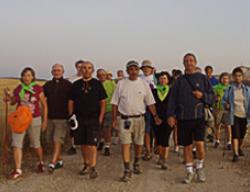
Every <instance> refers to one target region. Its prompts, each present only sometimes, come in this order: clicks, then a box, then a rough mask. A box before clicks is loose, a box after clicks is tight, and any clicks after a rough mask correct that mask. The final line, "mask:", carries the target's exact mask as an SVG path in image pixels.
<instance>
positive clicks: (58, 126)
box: [45, 119, 68, 144]
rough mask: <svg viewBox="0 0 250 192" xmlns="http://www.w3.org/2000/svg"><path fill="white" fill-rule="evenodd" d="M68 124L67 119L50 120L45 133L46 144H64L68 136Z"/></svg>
mask: <svg viewBox="0 0 250 192" xmlns="http://www.w3.org/2000/svg"><path fill="white" fill-rule="evenodd" d="M67 129H68V124H67V120H65V119H49V120H48V125H47V129H46V133H45V137H46V142H47V143H48V144H50V143H52V142H56V143H61V144H64V141H65V138H66V135H67Z"/></svg>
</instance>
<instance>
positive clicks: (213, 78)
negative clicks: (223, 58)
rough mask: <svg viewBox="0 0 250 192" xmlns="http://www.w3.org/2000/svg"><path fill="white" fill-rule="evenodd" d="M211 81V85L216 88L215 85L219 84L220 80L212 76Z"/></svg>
mask: <svg viewBox="0 0 250 192" xmlns="http://www.w3.org/2000/svg"><path fill="white" fill-rule="evenodd" d="M209 81H210V83H211V85H212V86H215V85H217V84H219V80H218V79H216V77H215V76H212V77H211V78H210V79H209Z"/></svg>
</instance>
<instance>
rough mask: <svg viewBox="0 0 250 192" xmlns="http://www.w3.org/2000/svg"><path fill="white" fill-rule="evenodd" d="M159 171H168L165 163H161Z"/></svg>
mask: <svg viewBox="0 0 250 192" xmlns="http://www.w3.org/2000/svg"><path fill="white" fill-rule="evenodd" d="M161 169H162V170H167V169H168V165H167V164H166V162H162V163H161Z"/></svg>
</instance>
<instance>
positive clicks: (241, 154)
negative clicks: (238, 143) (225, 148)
mask: <svg viewBox="0 0 250 192" xmlns="http://www.w3.org/2000/svg"><path fill="white" fill-rule="evenodd" d="M239 156H240V157H244V156H245V154H244V152H243V151H242V149H239Z"/></svg>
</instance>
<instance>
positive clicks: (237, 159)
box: [232, 155, 239, 163]
mask: <svg viewBox="0 0 250 192" xmlns="http://www.w3.org/2000/svg"><path fill="white" fill-rule="evenodd" d="M238 161H239V156H238V155H234V156H233V159H232V162H233V163H236V162H238Z"/></svg>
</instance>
